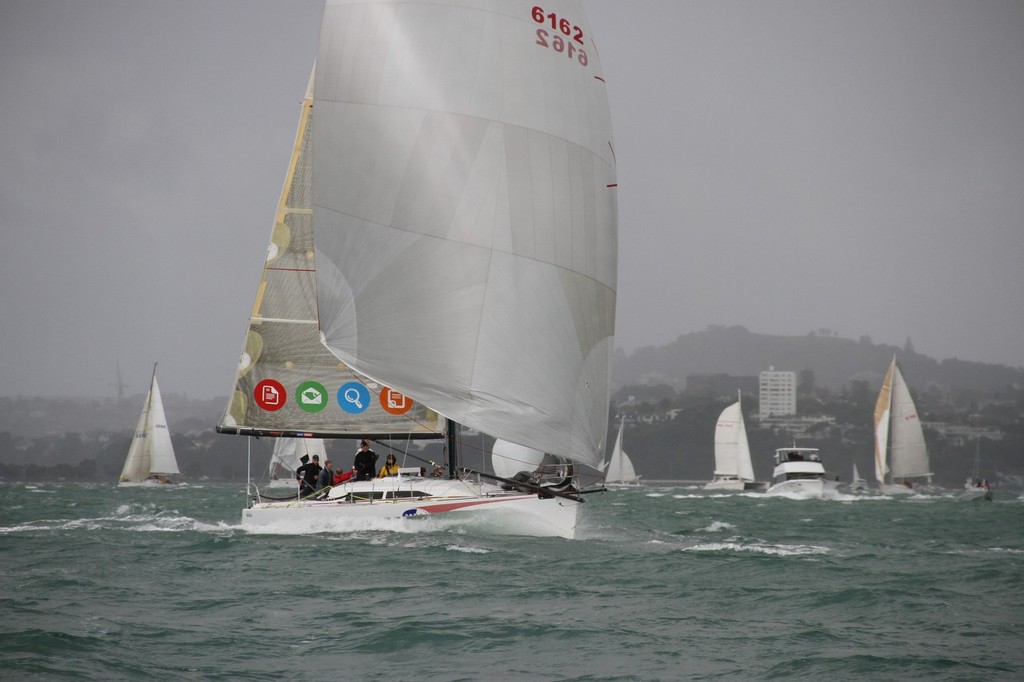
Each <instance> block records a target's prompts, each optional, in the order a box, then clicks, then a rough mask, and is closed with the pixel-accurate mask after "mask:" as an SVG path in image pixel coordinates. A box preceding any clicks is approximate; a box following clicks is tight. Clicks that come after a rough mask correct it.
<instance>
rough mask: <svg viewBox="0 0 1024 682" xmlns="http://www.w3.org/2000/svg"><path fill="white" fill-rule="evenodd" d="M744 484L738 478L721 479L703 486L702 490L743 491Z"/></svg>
mask: <svg viewBox="0 0 1024 682" xmlns="http://www.w3.org/2000/svg"><path fill="white" fill-rule="evenodd" d="M743 486H744V483H743V481H741V480H739V479H738V478H734V479H721V480H716V481H711V482H710V483H705V484H704V490H743Z"/></svg>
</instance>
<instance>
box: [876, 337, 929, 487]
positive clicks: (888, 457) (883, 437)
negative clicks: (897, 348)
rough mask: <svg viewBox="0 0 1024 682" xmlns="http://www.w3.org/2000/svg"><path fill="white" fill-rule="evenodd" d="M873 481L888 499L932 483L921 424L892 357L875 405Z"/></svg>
mask: <svg viewBox="0 0 1024 682" xmlns="http://www.w3.org/2000/svg"><path fill="white" fill-rule="evenodd" d="M875 478H876V479H877V480H878V485H879V488H880V489H881V491H882V492H883V493H885V494H887V495H908V494H911V493H913V492H914V491H915V486H917V485H919V483H915V482H914V479H924V484H925V485H926V486H930V485H931V479H932V472H931V471H930V470H929V464H928V450H927V448H926V446H925V441H924V430H923V429H922V428H921V420H920V419H919V418H918V416H917V408H916V407H915V406H914V400H913V398H912V397H911V396H910V389H909V388H908V386H907V382H906V380H905V379H904V378H903V373H902V372H900V368H899V365H897V364H896V357H895V356H893V359H892V362H891V363H889V371H888V372H886V374H885V379H883V381H882V388H881V390H880V391H879V393H878V400H877V401H876V402H875Z"/></svg>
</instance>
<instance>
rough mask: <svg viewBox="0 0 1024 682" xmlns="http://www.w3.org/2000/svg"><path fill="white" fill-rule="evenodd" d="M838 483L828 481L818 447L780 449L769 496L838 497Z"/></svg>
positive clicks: (768, 491)
mask: <svg viewBox="0 0 1024 682" xmlns="http://www.w3.org/2000/svg"><path fill="white" fill-rule="evenodd" d="M837 492H838V483H837V482H836V481H830V480H827V478H826V475H825V467H824V465H823V464H822V463H821V456H820V455H819V454H818V448H797V447H792V448H779V449H778V450H776V451H775V469H774V471H772V482H771V485H770V486H769V488H768V490H767V491H766V492H765V494H766V495H788V496H794V497H817V498H826V497H834V496H835V494H836V493H837Z"/></svg>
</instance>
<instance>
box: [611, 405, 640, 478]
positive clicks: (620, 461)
mask: <svg viewBox="0 0 1024 682" xmlns="http://www.w3.org/2000/svg"><path fill="white" fill-rule="evenodd" d="M625 423H626V421H625V419H623V420H621V421H619V435H618V436H617V437H616V438H615V447H613V448H612V456H611V459H609V460H608V470H607V471H606V472H605V475H604V480H605V481H607V482H608V483H632V482H634V481H636V480H637V477H636V470H635V469H634V468H633V462H632V460H630V459H629V455H628V454H626V451H625V450H624V449H623V447H622V431H623V429H624V427H625Z"/></svg>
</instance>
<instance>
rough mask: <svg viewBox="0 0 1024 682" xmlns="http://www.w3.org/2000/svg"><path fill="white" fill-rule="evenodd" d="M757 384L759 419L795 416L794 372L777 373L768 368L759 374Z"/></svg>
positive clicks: (773, 369) (772, 368)
mask: <svg viewBox="0 0 1024 682" xmlns="http://www.w3.org/2000/svg"><path fill="white" fill-rule="evenodd" d="M759 384H760V385H759V390H758V394H759V398H760V401H761V408H760V410H759V412H758V415H759V416H760V418H761V419H768V418H770V417H782V416H785V415H792V414H796V372H777V371H775V368H774V367H769V368H768V371H766V372H761V377H760V381H759Z"/></svg>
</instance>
